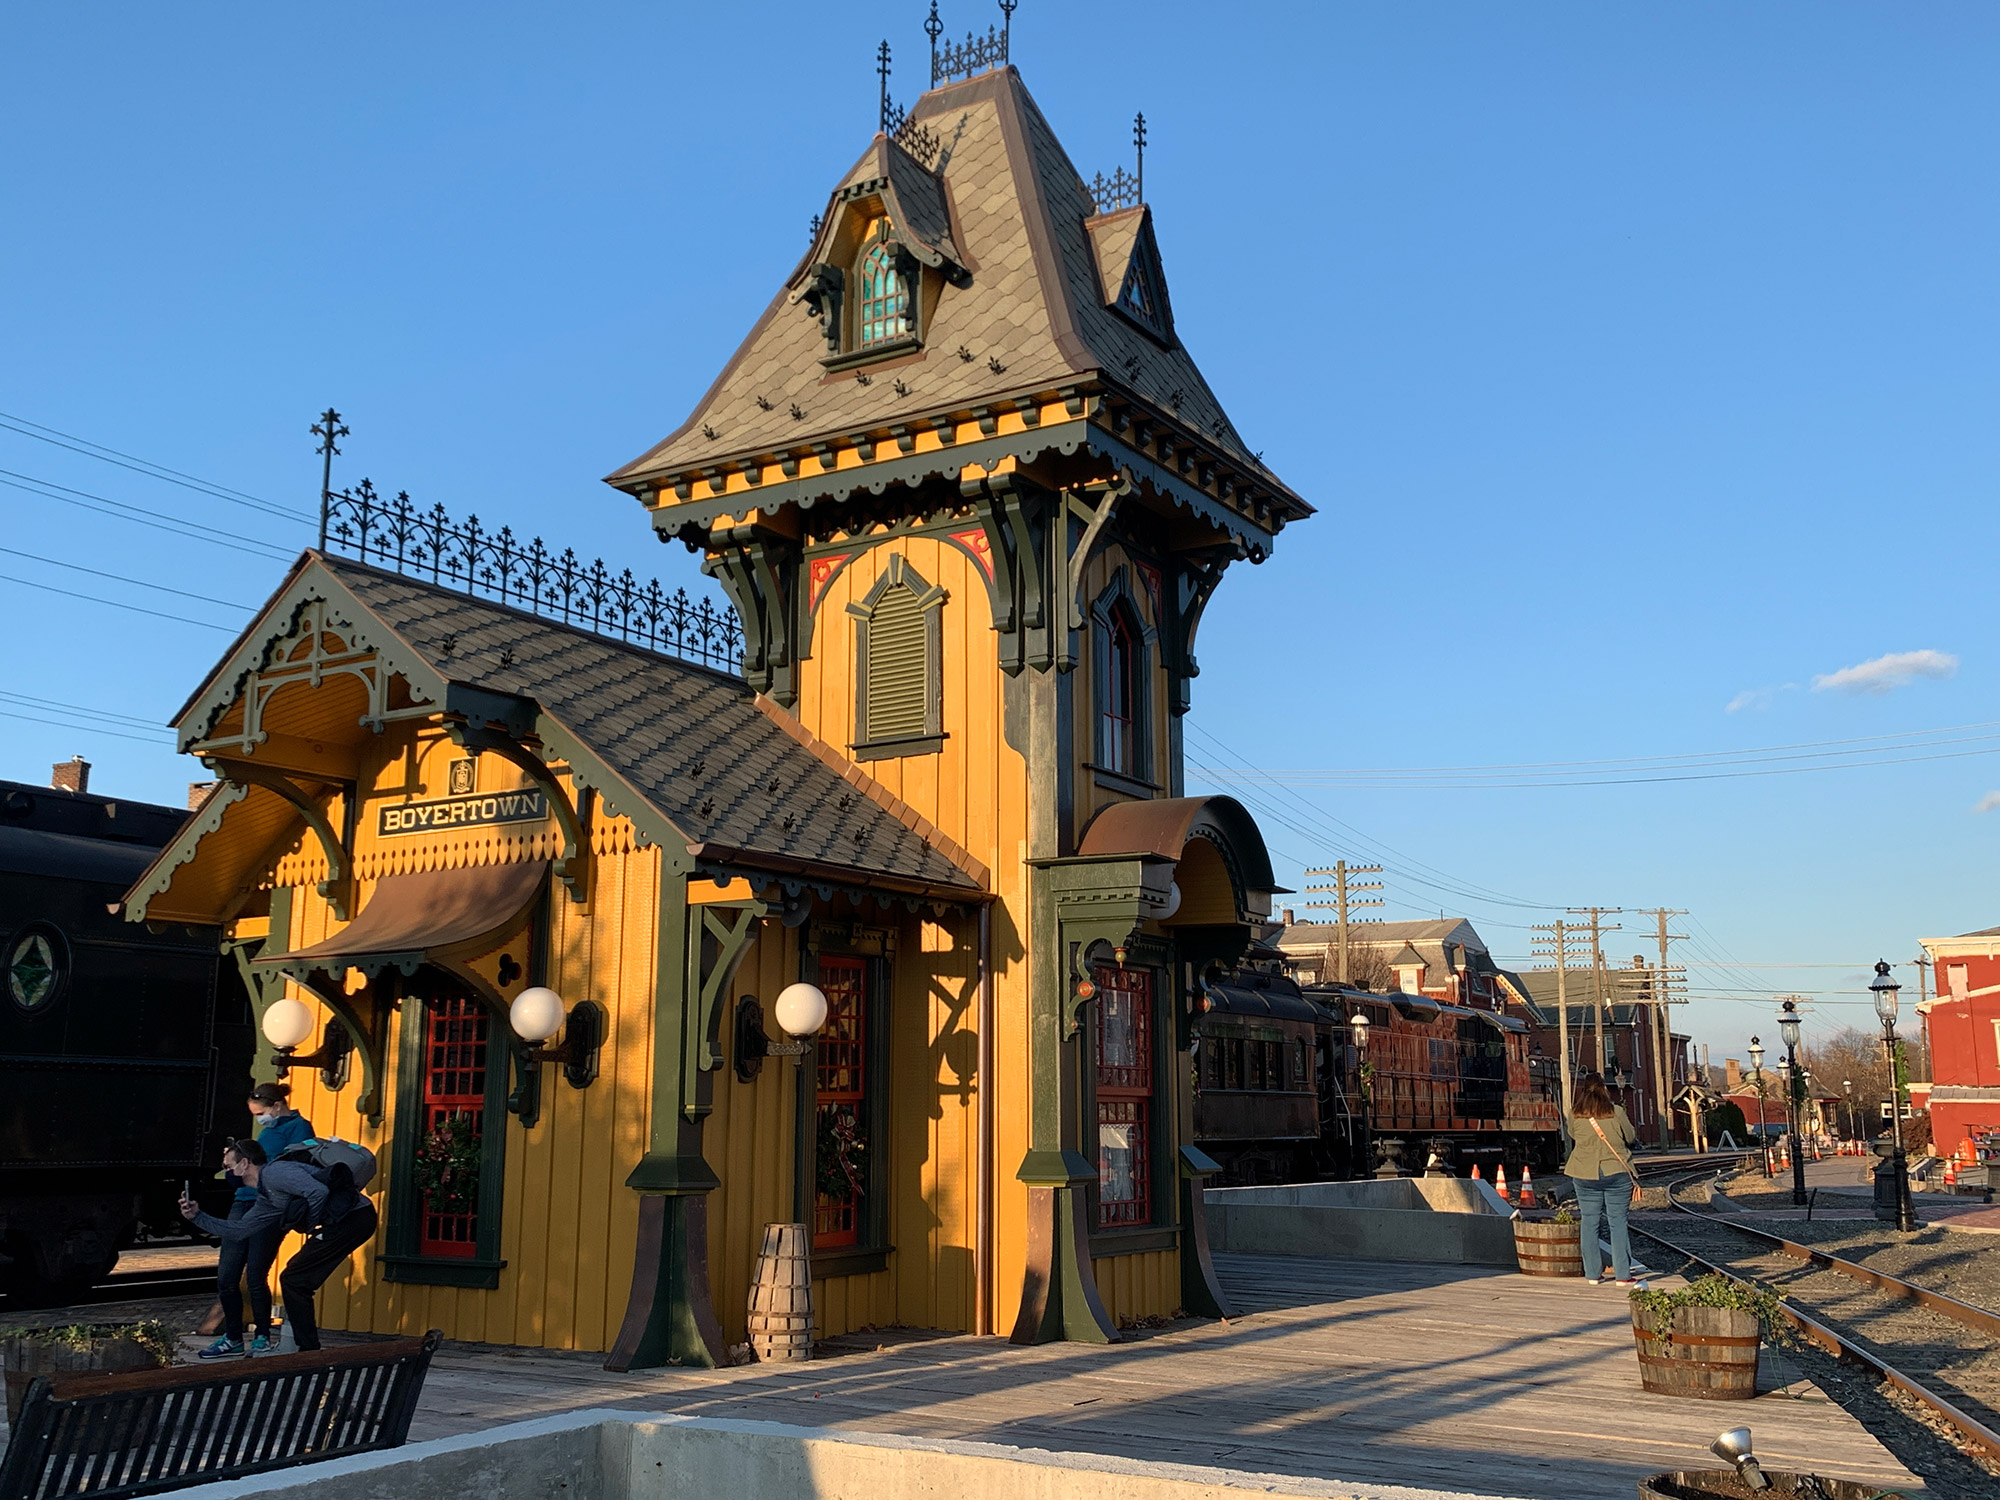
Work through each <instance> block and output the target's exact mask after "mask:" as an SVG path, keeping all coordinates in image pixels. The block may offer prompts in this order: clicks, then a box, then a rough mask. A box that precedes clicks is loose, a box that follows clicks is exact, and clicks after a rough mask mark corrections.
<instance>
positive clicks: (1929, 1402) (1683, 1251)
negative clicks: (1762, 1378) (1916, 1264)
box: [1628, 1172, 2000, 1459]
mask: <svg viewBox="0 0 2000 1500" xmlns="http://www.w3.org/2000/svg"><path fill="white" fill-rule="evenodd" d="M1707 1175H1708V1174H1707V1173H1706V1172H1697V1173H1694V1174H1692V1175H1691V1176H1688V1177H1684V1178H1681V1179H1678V1181H1676V1182H1674V1183H1670V1184H1669V1185H1668V1188H1667V1196H1668V1199H1669V1201H1673V1202H1674V1206H1675V1207H1676V1208H1679V1209H1681V1211H1682V1212H1683V1213H1686V1214H1688V1215H1689V1216H1690V1217H1691V1218H1699V1219H1703V1220H1710V1219H1716V1218H1717V1216H1716V1215H1714V1214H1703V1213H1698V1212H1697V1211H1695V1210H1693V1209H1690V1208H1686V1207H1685V1206H1683V1205H1682V1204H1680V1203H1679V1202H1678V1201H1676V1200H1674V1199H1673V1189H1674V1188H1675V1187H1677V1186H1679V1185H1680V1183H1682V1182H1692V1181H1694V1180H1695V1179H1696V1178H1698V1177H1705V1176H1707ZM1720 1222H1721V1223H1722V1225H1723V1227H1724V1228H1726V1229H1741V1228H1742V1226H1741V1225H1737V1224H1731V1223H1730V1222H1729V1221H1728V1220H1727V1219H1722V1220H1720ZM1628 1227H1629V1228H1630V1230H1631V1231H1632V1233H1634V1234H1638V1235H1643V1236H1644V1237H1645V1238H1647V1239H1649V1240H1652V1241H1653V1242H1654V1243H1655V1244H1659V1245H1664V1246H1666V1247H1667V1248H1668V1249H1669V1250H1671V1251H1673V1252H1674V1254H1676V1255H1681V1256H1685V1257H1686V1258H1687V1259H1689V1260H1691V1261H1693V1262H1694V1263H1695V1264H1696V1265H1698V1266H1704V1267H1706V1268H1707V1269H1708V1270H1710V1271H1713V1272H1714V1273H1715V1274H1716V1275H1718V1276H1721V1277H1723V1278H1725V1279H1726V1280H1729V1281H1733V1282H1735V1283H1736V1284H1737V1285H1738V1286H1743V1287H1755V1286H1756V1285H1757V1283H1756V1281H1755V1280H1754V1279H1753V1278H1751V1277H1748V1276H1745V1275H1742V1274H1741V1273H1740V1272H1736V1271H1732V1270H1730V1269H1729V1268H1728V1267H1726V1266H1721V1265H1718V1264H1716V1263H1715V1262H1714V1261H1712V1260H1709V1259H1707V1258H1706V1257H1705V1256H1701V1255H1697V1254H1695V1252H1694V1251H1692V1250H1689V1249H1688V1248H1687V1247H1686V1246H1684V1245H1676V1244H1675V1243H1674V1242H1673V1241H1672V1240H1670V1239H1668V1238H1667V1237H1666V1236H1665V1235H1661V1234H1655V1233H1653V1232H1652V1231H1651V1230H1649V1229H1642V1228H1640V1227H1639V1226H1638V1225H1637V1224H1630V1225H1628ZM1744 1232H1745V1233H1747V1234H1749V1235H1750V1236H1751V1237H1752V1238H1755V1239H1775V1238H1776V1237H1775V1236H1771V1235H1765V1234H1762V1233H1761V1232H1759V1231H1757V1230H1745V1231H1744ZM1780 1243H1784V1242H1782V1241H1781V1242H1780ZM1876 1274H1880V1273H1876ZM1766 1290H1773V1291H1775V1290H1776V1289H1775V1288H1766ZM1778 1298H1779V1300H1778V1310H1779V1311H1780V1312H1781V1313H1783V1314H1784V1316H1785V1321H1787V1322H1788V1323H1790V1324H1791V1325H1792V1326H1793V1327H1794V1328H1796V1329H1797V1330H1798V1331H1799V1332H1800V1333H1802V1334H1804V1335H1805V1336H1806V1337H1807V1338H1809V1339H1810V1340H1812V1342H1813V1343H1815V1344H1817V1345H1819V1346H1820V1348H1822V1349H1824V1350H1825V1351H1826V1352H1828V1353H1829V1354H1831V1355H1833V1357H1834V1358H1836V1359H1849V1360H1852V1361H1854V1362H1855V1363H1856V1364H1859V1365H1862V1366H1864V1367H1865V1368H1867V1369H1869V1370H1871V1371H1873V1372H1874V1373H1875V1375H1876V1376H1878V1377H1879V1378H1880V1379H1882V1380H1885V1381H1887V1382H1888V1383H1889V1384H1890V1385H1893V1386H1895V1387H1896V1388H1897V1389H1898V1390H1900V1391H1903V1392H1905V1393H1907V1394H1908V1395H1910V1396H1913V1397H1915V1398H1916V1399H1917V1400H1918V1401H1921V1402H1922V1403H1923V1404H1924V1405H1925V1406H1928V1407H1929V1408H1930V1409H1931V1410H1932V1411H1934V1412H1936V1413H1937V1414H1938V1415H1939V1416H1940V1417H1942V1418H1944V1420H1945V1421H1946V1422H1947V1423H1949V1424H1950V1425H1951V1426H1953V1427H1955V1428H1957V1429H1958V1431H1959V1433H1960V1435H1961V1436H1962V1437H1964V1438H1965V1439H1966V1440H1967V1441H1968V1442H1970V1443H1971V1444H1972V1445H1973V1446H1974V1447H1976V1448H1978V1449H1980V1450H1981V1451H1982V1452H1983V1453H1984V1454H1985V1455H1986V1456H1987V1457H1988V1458H1993V1459H2000V1432H1995V1431H1994V1430H1993V1429H1992V1428H1991V1427H1988V1426H1987V1425H1986V1424H1985V1423H1984V1422H1982V1421H1980V1420H1979V1419H1978V1418H1977V1417H1975V1416H1973V1415H1972V1414H1971V1413H1970V1412H1966V1411H1962V1410H1960V1409H1959V1408H1958V1407H1957V1406H1956V1405H1955V1404H1953V1402H1952V1401H1951V1400H1950V1399H1948V1398H1947V1397H1944V1396H1940V1395H1939V1394H1938V1393H1937V1392H1936V1391H1934V1390H1932V1389H1931V1388H1930V1387H1929V1386H1927V1385H1925V1384H1924V1383H1923V1382H1922V1381H1919V1380H1917V1379H1915V1378H1914V1377H1912V1376H1910V1375H1906V1374H1904V1373H1903V1372H1902V1371H1901V1370H1899V1369H1897V1368H1896V1367H1895V1366H1894V1365H1892V1364H1890V1363H1889V1362H1888V1361H1887V1360H1886V1359H1884V1358H1883V1357H1882V1356H1881V1355H1879V1354H1877V1353H1876V1352H1875V1351H1873V1350H1872V1349H1869V1348H1866V1347H1865V1346H1863V1345H1860V1344H1857V1343H1855V1342H1854V1341H1853V1340H1852V1339H1850V1338H1847V1337H1845V1336H1844V1335H1842V1334H1840V1333H1837V1332H1835V1331H1834V1330H1833V1329H1832V1328H1830V1327H1828V1326H1827V1325H1826V1324H1824V1323H1822V1322H1820V1321H1819V1319H1817V1318H1815V1317H1813V1316H1812V1315H1811V1314H1809V1313H1806V1312H1802V1311H1801V1310H1800V1309H1798V1308H1797V1307H1794V1306H1793V1305H1792V1304H1791V1303H1790V1302H1789V1301H1787V1300H1786V1299H1785V1296H1784V1294H1783V1293H1782V1292H1781V1293H1779V1294H1778ZM1947 1300H1949V1299H1947ZM1958 1305H1959V1306H1965V1305H1966V1304H1963V1303H1960V1304H1958ZM1975 1326H1976V1325H1975Z"/></svg>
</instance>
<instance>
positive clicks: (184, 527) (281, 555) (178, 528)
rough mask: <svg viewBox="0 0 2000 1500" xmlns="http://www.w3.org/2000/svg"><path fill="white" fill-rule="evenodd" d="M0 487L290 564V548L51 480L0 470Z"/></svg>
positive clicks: (10, 470) (117, 519)
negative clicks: (4, 486)
mask: <svg viewBox="0 0 2000 1500" xmlns="http://www.w3.org/2000/svg"><path fill="white" fill-rule="evenodd" d="M0 484H4V485H6V486H7V487H8V488H9V489H15V490H25V491H27V492H28V493H29V494H31V495H39V496H40V497H41V498H42V499H44V500H59V501H61V502H62V503H63V504H64V505H74V506H76V507H77V508H78V509H79V510H90V511H96V512H97V513H98V514H100V515H107V516H110V517H111V518H112V519H113V520H116V521H133V522H136V523H137V524H139V525H141V526H150V527H152V528H153V529H154V530H155V531H165V532H170V533H172V534H173V535H175V536H180V537H185V538H188V539H189V540H192V541H197V542H207V543H209V544H210V545H212V546H217V547H229V548H232V549H234V550H235V551H238V552H247V553H249V554H250V555H251V556H252V557H263V558H275V559H277V560H278V561H280V562H289V561H291V558H292V555H293V554H292V552H291V550H290V549H289V548H286V547H282V546H280V545H278V543H276V542H267V541H264V540H262V539H261V538H258V537H246V536H240V535H238V534H237V533H235V532H228V531H220V530H217V529H216V528H215V527H213V526H204V525H202V524H201V523H200V522H199V521H185V520H182V519H181V518H180V517H178V516H163V515H161V514H160V512H158V511H153V510H147V509H146V508H145V507H144V506H139V505H128V504H127V503H126V502H125V501H123V500H111V499H107V498H106V497H105V496H103V495H94V494H92V493H91V492H90V491H88V490H78V489H71V488H70V487H69V486H68V485H66V484H57V483H55V482H54V481H53V480H48V479H37V478H35V476H34V475H32V474H17V473H15V472H14V471H13V470H12V469H0ZM106 507H110V508H109V509H107V508H106Z"/></svg>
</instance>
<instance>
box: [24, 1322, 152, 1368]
mask: <svg viewBox="0 0 2000 1500" xmlns="http://www.w3.org/2000/svg"><path fill="white" fill-rule="evenodd" d="M11 1338H12V1339H14V1340H16V1341H18V1342H20V1343H23V1344H47V1345H59V1346H61V1347H62V1348H64V1349H71V1350H74V1351H75V1352H76V1353H78V1354H88V1353H89V1352H90V1351H91V1350H92V1349H94V1348H96V1347H97V1346H98V1345H99V1344H103V1343H110V1342H112V1341H113V1340H116V1339H130V1340H131V1341H132V1342H133V1343H135V1344H137V1345H138V1346H139V1347H140V1348H141V1349H144V1350H145V1351H146V1352H147V1353H148V1354H150V1355H151V1356H152V1357H153V1362H154V1363H155V1364H159V1365H170V1364H173V1363H174V1362H175V1360H176V1359H177V1358H178V1357H179V1346H178V1345H177V1344H176V1342H175V1339H174V1335H173V1331H172V1330H171V1329H169V1328H168V1327H167V1325H166V1324H165V1323H162V1322H161V1321H160V1320H159V1319H157V1318H149V1319H147V1320H145V1321H144V1322H139V1323H70V1324H67V1325H65V1326H64V1327H61V1328H33V1329H27V1330H24V1331H23V1332H20V1333H16V1334H13V1335H11Z"/></svg>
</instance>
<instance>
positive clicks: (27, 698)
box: [0, 690, 163, 730]
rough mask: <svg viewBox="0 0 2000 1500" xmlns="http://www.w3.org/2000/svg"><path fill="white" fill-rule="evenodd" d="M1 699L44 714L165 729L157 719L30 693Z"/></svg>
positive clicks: (0, 696) (2, 694)
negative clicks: (51, 712) (66, 713)
mask: <svg viewBox="0 0 2000 1500" xmlns="http://www.w3.org/2000/svg"><path fill="white" fill-rule="evenodd" d="M0 699H4V700H5V701H7V702H9V703H16V704H24V705H26V706H27V707H29V708H33V709H36V710H38V711H40V712H44V713H46V712H47V711H49V710H50V709H67V710H68V711H69V712H71V713H78V714H87V715H88V716H89V717H91V718H93V719H108V720H111V721H112V722H114V723H118V724H124V725H127V726H129V727H131V728H134V729H153V730H159V729H161V728H162V727H163V726H162V725H161V724H160V722H159V721H158V720H157V719H142V718H140V717H138V716H137V715H136V714H119V713H112V712H110V711H109V710H107V709H102V708H88V707H86V706H85V705H83V704H81V703H63V702H61V701H59V700H57V699H54V698H37V697H35V696H33V695H32V694H30V693H10V692H6V691H4V690H0Z"/></svg>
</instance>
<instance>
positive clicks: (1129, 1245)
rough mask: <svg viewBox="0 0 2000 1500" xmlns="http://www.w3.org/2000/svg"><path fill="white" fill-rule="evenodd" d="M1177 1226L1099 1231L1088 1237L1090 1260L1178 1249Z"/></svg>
mask: <svg viewBox="0 0 2000 1500" xmlns="http://www.w3.org/2000/svg"><path fill="white" fill-rule="evenodd" d="M1180 1243H1181V1231H1180V1226H1179V1225H1177V1224H1148V1225H1142V1226H1140V1227H1139V1228H1136V1229H1100V1230H1098V1231H1097V1232H1096V1233H1095V1234H1093V1235H1092V1236H1091V1237H1090V1258H1091V1259H1092V1260H1108V1259H1110V1258H1111V1257H1112V1256H1114V1255H1145V1254H1148V1253H1150V1252H1152V1251H1155V1250H1177V1249H1179V1248H1180Z"/></svg>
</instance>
